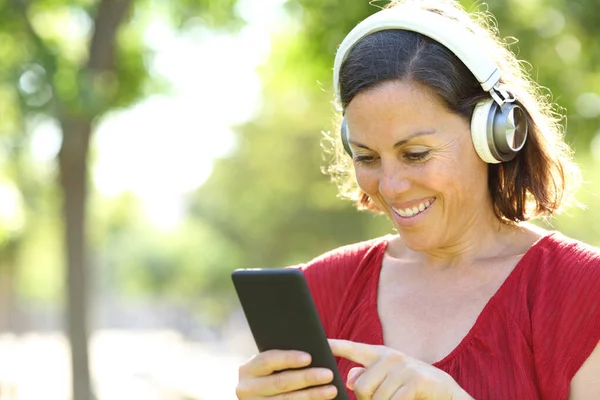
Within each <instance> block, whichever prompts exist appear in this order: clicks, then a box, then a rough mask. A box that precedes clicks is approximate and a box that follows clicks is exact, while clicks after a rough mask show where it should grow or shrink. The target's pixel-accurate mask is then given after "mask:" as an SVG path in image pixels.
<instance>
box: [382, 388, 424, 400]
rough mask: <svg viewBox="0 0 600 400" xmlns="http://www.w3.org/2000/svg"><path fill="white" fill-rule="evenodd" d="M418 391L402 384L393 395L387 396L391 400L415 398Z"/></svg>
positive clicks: (411, 399)
mask: <svg viewBox="0 0 600 400" xmlns="http://www.w3.org/2000/svg"><path fill="white" fill-rule="evenodd" d="M416 395H417V393H416V392H415V390H414V389H412V388H410V387H408V386H407V385H405V386H402V387H401V388H399V389H398V390H396V392H395V393H394V394H393V395H392V397H387V398H386V399H390V400H413V399H415V398H418V397H416Z"/></svg>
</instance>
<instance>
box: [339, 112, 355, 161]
mask: <svg viewBox="0 0 600 400" xmlns="http://www.w3.org/2000/svg"><path fill="white" fill-rule="evenodd" d="M340 136H341V137H342V144H343V145H344V150H346V153H348V155H349V156H350V157H352V149H351V148H350V143H348V125H347V124H346V117H344V118H343V119H342V125H341V126H340Z"/></svg>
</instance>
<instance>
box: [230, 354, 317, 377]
mask: <svg viewBox="0 0 600 400" xmlns="http://www.w3.org/2000/svg"><path fill="white" fill-rule="evenodd" d="M310 361H311V357H310V354H308V353H304V352H302V351H295V350H267V351H264V352H262V353H259V354H256V355H255V356H254V357H252V358H251V359H249V360H248V361H246V362H245V363H244V364H242V365H241V366H240V368H239V374H240V379H242V378H245V377H257V376H267V375H271V374H272V373H274V372H277V371H281V370H285V369H293V368H302V367H306V366H308V365H309V364H310Z"/></svg>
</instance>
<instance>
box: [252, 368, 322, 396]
mask: <svg viewBox="0 0 600 400" xmlns="http://www.w3.org/2000/svg"><path fill="white" fill-rule="evenodd" d="M332 380H333V372H332V371H331V370H329V369H327V368H307V369H301V370H293V371H283V372H278V373H275V374H272V375H269V376H262V377H260V378H255V379H252V380H250V381H248V386H249V387H248V392H251V393H253V394H255V395H261V396H274V395H278V394H281V393H289V392H294V391H297V390H300V389H306V388H308V387H311V386H318V385H324V384H327V383H330V382H331V381H332Z"/></svg>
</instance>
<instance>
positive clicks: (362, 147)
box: [349, 129, 436, 150]
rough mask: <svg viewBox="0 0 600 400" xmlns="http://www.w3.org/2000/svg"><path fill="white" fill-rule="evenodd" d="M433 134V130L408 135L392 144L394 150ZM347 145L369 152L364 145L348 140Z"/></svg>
mask: <svg viewBox="0 0 600 400" xmlns="http://www.w3.org/2000/svg"><path fill="white" fill-rule="evenodd" d="M435 133H436V131H435V129H429V130H426V131H417V132H413V133H411V134H410V135H408V137H407V138H406V139H402V140H398V141H397V142H396V143H394V148H396V147H399V146H402V145H404V144H406V143H407V142H408V141H410V140H412V139H414V138H416V137H419V136H425V135H433V134H435ZM349 143H350V144H352V145H354V146H356V147H360V148H361V149H366V150H371V149H370V148H369V147H368V146H365V145H364V144H361V143H357V142H354V141H352V140H350V141H349Z"/></svg>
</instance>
